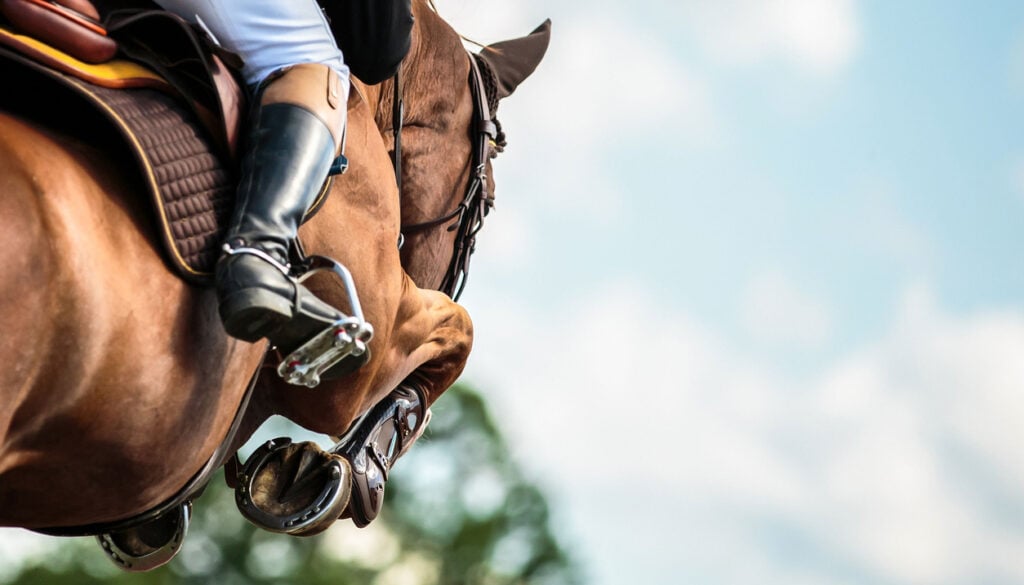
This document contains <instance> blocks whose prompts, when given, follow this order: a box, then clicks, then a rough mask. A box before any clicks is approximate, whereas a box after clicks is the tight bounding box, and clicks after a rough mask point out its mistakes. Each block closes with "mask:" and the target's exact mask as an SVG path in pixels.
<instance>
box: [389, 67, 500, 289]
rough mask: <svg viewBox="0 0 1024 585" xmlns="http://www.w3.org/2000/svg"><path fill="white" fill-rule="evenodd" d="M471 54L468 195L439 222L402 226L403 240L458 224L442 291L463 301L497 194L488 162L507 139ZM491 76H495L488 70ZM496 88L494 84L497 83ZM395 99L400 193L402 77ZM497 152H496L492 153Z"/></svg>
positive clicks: (394, 120) (399, 185)
mask: <svg viewBox="0 0 1024 585" xmlns="http://www.w3.org/2000/svg"><path fill="white" fill-rule="evenodd" d="M467 54H468V55H469V65H470V68H469V89H470V93H471V94H472V96H473V127H472V133H473V153H472V156H473V158H472V161H471V165H472V166H471V167H470V168H471V173H472V175H471V176H470V178H469V184H468V185H467V187H466V194H465V196H464V197H463V199H462V201H461V202H460V203H459V204H458V205H457V206H456V207H455V209H454V210H452V211H451V212H449V213H447V214H445V215H442V216H441V217H438V218H436V219H432V220H429V221H424V222H421V223H415V224H408V225H403V226H402V228H401V229H402V234H403V239H404V236H405V234H413V233H418V232H422V231H426V230H428V229H431V228H434V227H437V226H439V225H442V224H444V223H446V222H449V221H454V223H452V224H451V225H449V226H448V228H447V230H448V231H450V232H453V231H454V232H456V236H455V244H454V247H453V250H452V258H451V261H450V262H449V263H448V269H447V271H446V272H445V275H444V279H443V280H442V281H441V286H440V288H439V289H438V290H440V291H441V292H443V293H445V294H447V295H448V296H450V297H451V298H452V299H453V300H456V301H457V300H459V297H460V296H462V291H463V290H464V289H465V287H466V279H467V277H468V276H469V260H470V257H471V256H472V255H473V252H474V250H475V249H476V235H477V233H479V232H480V229H481V228H482V227H483V224H484V217H486V216H487V214H488V213H489V212H490V210H491V208H492V207H494V194H493V193H490V192H488V190H487V161H488V159H489V158H490V155H491V153H492V152H494V153H497V152H500V151H501V150H502V149H503V148H504V146H505V141H504V136H503V135H502V133H501V131H500V125H499V124H498V121H497V119H496V118H494V117H493V116H492V112H493V111H494V109H496V107H497V103H496V102H497V99H494V100H493V102H494V103H491V100H490V99H489V96H488V92H487V85H485V82H484V75H483V72H482V71H481V63H480V61H479V60H478V59H477V57H476V55H474V54H472V53H468V52H467ZM487 74H488V75H489V76H491V77H493V73H492V72H491V71H490V70H489V69H488V71H487ZM491 81H492V85H493V80H491ZM394 87H395V98H394V100H393V107H392V133H393V135H394V151H393V152H394V154H393V158H392V162H393V163H394V166H395V180H396V182H397V184H398V190H399V193H401V190H402V124H403V117H404V114H405V105H404V102H403V99H402V83H401V77H399V76H396V78H395V84H394ZM492 149H493V150H492Z"/></svg>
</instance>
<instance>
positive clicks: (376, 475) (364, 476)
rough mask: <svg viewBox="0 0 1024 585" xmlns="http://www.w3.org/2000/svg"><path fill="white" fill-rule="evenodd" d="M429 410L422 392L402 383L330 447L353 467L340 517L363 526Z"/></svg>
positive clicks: (375, 511)
mask: <svg viewBox="0 0 1024 585" xmlns="http://www.w3.org/2000/svg"><path fill="white" fill-rule="evenodd" d="M430 416H431V414H430V409H428V408H427V407H426V401H425V400H424V397H423V393H422V392H421V391H420V390H419V389H418V388H416V387H414V386H411V385H401V386H399V387H398V388H396V389H395V390H394V391H392V392H391V393H390V394H388V395H387V396H386V397H385V398H384V399H383V400H381V401H380V402H378V403H377V404H376V405H374V406H373V408H371V409H370V410H369V411H368V412H367V413H366V414H365V415H363V417H362V418H360V419H359V420H358V421H356V422H355V423H354V424H353V425H352V428H351V429H350V430H349V431H348V432H347V433H346V434H345V436H344V437H342V438H341V440H340V441H338V444H337V445H335V446H334V447H332V448H331V450H330V452H331V453H337V454H338V455H341V456H342V457H344V458H345V459H347V460H348V462H349V464H350V466H351V468H352V496H351V498H350V501H349V505H348V508H347V509H346V510H345V514H344V515H343V516H342V517H343V518H347V517H351V518H352V522H354V523H355V525H356V526H358V527H360V528H363V527H365V526H366V525H368V524H369V523H370V522H372V521H373V520H374V519H375V518H376V517H377V515H378V514H380V510H381V508H382V507H383V506H384V487H385V484H386V483H387V480H388V474H389V471H390V470H391V468H392V467H394V465H395V462H396V461H397V460H398V459H399V458H400V457H402V455H405V454H406V453H407V452H408V451H409V449H410V448H411V447H412V445H413V443H415V442H416V440H417V439H419V437H420V436H421V435H422V434H423V431H425V430H426V428H427V424H428V423H429V422H430Z"/></svg>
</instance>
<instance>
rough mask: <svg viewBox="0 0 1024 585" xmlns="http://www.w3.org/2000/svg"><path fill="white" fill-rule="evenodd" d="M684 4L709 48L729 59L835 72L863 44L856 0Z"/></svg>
mask: <svg viewBox="0 0 1024 585" xmlns="http://www.w3.org/2000/svg"><path fill="white" fill-rule="evenodd" d="M678 10H680V11H681V13H682V15H683V17H684V18H683V20H682V22H686V23H689V25H690V28H691V30H692V31H693V32H694V34H695V35H696V36H697V38H698V39H699V40H700V42H701V44H702V46H703V47H704V48H705V50H707V52H708V53H709V54H710V55H711V56H712V57H713V58H715V59H717V60H719V61H721V62H724V63H729V64H737V65H752V64H763V63H766V62H771V61H774V60H781V61H783V62H787V63H790V64H792V65H794V66H796V67H798V68H799V69H801V70H805V71H808V72H811V73H815V74H822V75H829V74H834V73H837V72H839V71H841V70H842V69H843V68H844V67H846V66H847V65H848V64H849V63H850V62H851V61H852V60H853V58H854V57H855V56H856V54H857V51H858V49H859V46H860V37H861V33H860V19H859V17H858V14H857V6H856V2H855V0H723V1H719V2H684V3H681V4H679V5H678Z"/></svg>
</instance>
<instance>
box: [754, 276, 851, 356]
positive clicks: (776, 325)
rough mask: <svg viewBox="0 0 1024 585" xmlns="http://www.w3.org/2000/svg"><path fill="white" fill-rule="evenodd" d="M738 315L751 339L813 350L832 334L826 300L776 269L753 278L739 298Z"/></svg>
mask: <svg viewBox="0 0 1024 585" xmlns="http://www.w3.org/2000/svg"><path fill="white" fill-rule="evenodd" d="M740 316H741V318H742V319H743V323H744V325H745V326H746V328H747V331H748V332H749V333H750V334H751V335H752V336H753V337H754V339H756V340H758V341H761V342H764V343H768V344H772V345H786V346H795V347H796V348H797V349H814V348H816V347H820V346H821V345H822V344H824V343H826V342H827V341H828V340H829V338H830V337H831V334H832V322H833V319H832V313H831V310H830V309H829V308H828V306H827V305H826V304H825V302H824V301H823V300H821V299H819V298H816V297H815V296H813V295H811V294H810V293H808V292H806V291H804V290H801V289H800V287H799V286H798V285H797V284H796V282H795V281H794V280H793V279H792V278H790V277H789V276H788V275H786V274H784V273H782V272H780V271H777V270H772V271H766V272H764V273H762V274H760V275H758V276H756V277H755V278H754V280H753V281H752V282H751V283H750V285H749V286H748V287H747V290H746V291H745V293H744V294H743V298H742V299H741V305H740Z"/></svg>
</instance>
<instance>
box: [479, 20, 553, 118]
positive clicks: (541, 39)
mask: <svg viewBox="0 0 1024 585" xmlns="http://www.w3.org/2000/svg"><path fill="white" fill-rule="evenodd" d="M550 41H551V19H550V18H549V19H547V20H545V21H544V23H543V24H541V25H540V26H538V27H537V28H535V29H534V30H533V32H531V33H530V34H528V35H526V36H525V37H520V38H518V39H512V40H508V41H501V42H498V43H493V44H491V45H487V46H486V47H484V48H483V49H482V50H481V51H480V58H481V59H483V60H484V61H486V62H487V64H488V65H490V66H491V69H492V70H493V71H494V74H495V76H496V77H497V82H498V99H504V98H506V97H508V96H510V95H512V92H514V91H515V90H516V88H517V87H519V84H520V83H522V82H523V81H524V80H526V78H527V77H529V76H530V75H531V74H532V73H533V72H534V71H535V70H536V69H537V66H538V65H540V62H541V59H543V58H544V54H545V53H547V50H548V44H549V43H550Z"/></svg>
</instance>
